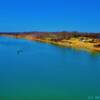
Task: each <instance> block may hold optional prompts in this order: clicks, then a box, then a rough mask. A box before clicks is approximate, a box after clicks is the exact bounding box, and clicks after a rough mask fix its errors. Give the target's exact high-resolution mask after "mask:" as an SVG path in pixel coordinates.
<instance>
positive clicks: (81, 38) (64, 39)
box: [0, 31, 100, 52]
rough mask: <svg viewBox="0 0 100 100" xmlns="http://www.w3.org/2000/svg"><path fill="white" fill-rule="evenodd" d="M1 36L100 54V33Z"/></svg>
mask: <svg viewBox="0 0 100 100" xmlns="http://www.w3.org/2000/svg"><path fill="white" fill-rule="evenodd" d="M0 36H7V37H12V38H23V39H27V40H32V41H40V42H45V43H50V44H54V45H59V46H63V47H71V48H78V49H82V48H83V49H87V50H89V51H96V52H100V33H85V32H84V33H82V32H65V31H63V32H18V33H17V32H16V33H13V32H12V33H5V32H3V33H0Z"/></svg>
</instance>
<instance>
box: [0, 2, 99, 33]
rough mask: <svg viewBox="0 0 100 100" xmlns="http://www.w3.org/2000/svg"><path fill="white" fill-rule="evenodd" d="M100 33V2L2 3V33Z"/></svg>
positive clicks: (0, 17)
mask: <svg viewBox="0 0 100 100" xmlns="http://www.w3.org/2000/svg"><path fill="white" fill-rule="evenodd" d="M65 30H66V31H82V32H100V0H0V31H1V32H19V31H20V32H22V31H65Z"/></svg>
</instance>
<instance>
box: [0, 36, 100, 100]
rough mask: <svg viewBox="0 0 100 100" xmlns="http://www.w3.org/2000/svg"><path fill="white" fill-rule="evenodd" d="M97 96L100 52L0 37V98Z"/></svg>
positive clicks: (84, 98)
mask: <svg viewBox="0 0 100 100" xmlns="http://www.w3.org/2000/svg"><path fill="white" fill-rule="evenodd" d="M89 96H100V54H95V53H89V52H86V51H82V50H75V49H70V48H62V47H57V46H54V45H50V44H45V43H40V42H33V41H27V40H21V39H13V38H7V37H0V100H89Z"/></svg>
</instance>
